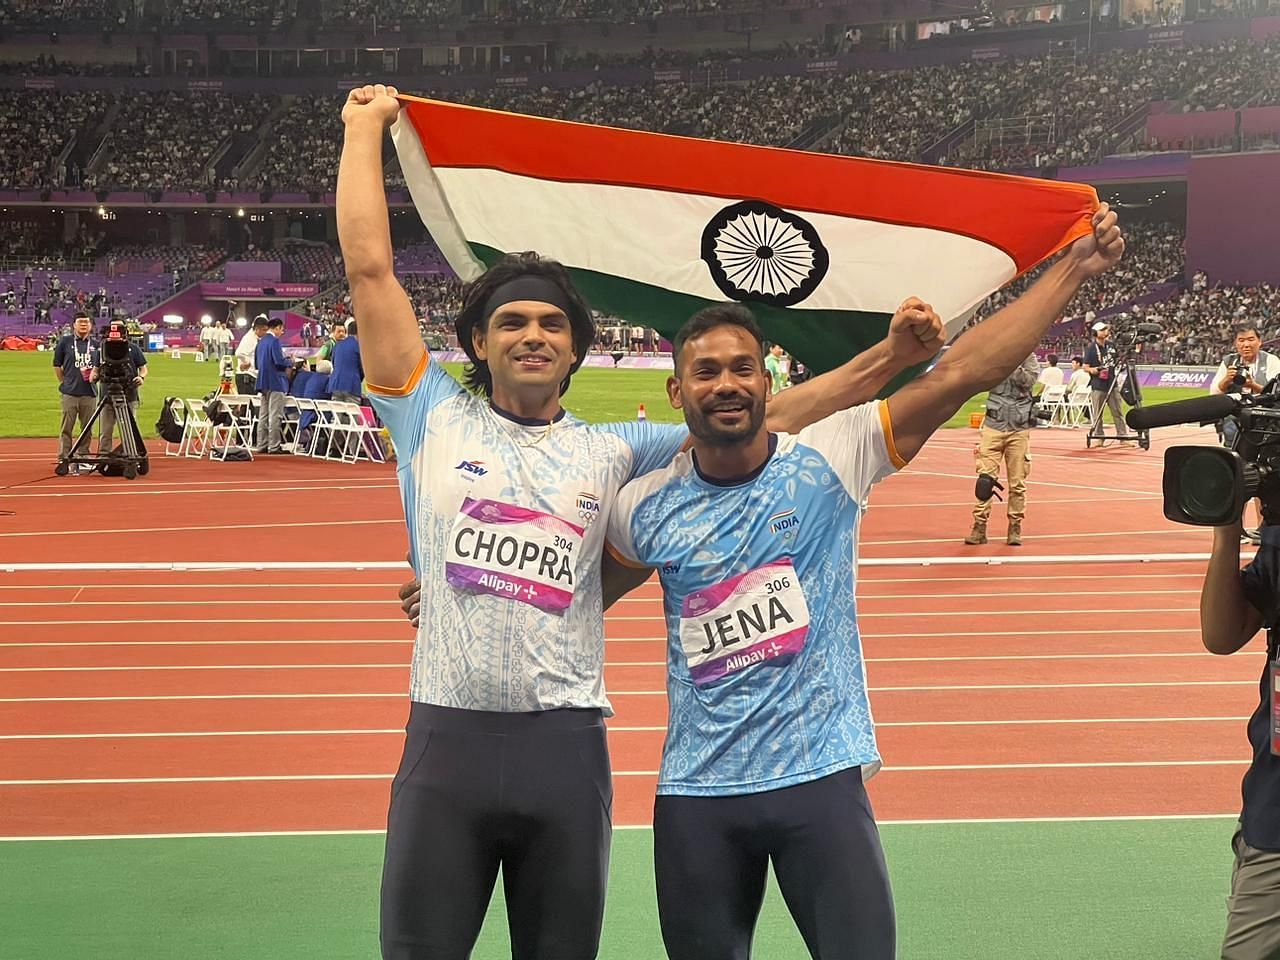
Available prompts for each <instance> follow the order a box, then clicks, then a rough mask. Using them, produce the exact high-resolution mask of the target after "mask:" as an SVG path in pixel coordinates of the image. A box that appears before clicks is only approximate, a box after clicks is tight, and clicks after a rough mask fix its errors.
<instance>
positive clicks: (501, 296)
mask: <svg viewBox="0 0 1280 960" xmlns="http://www.w3.org/2000/svg"><path fill="white" fill-rule="evenodd" d="M517 300H535V301H537V302H538V303H549V304H551V305H552V306H553V307H557V308H559V309H560V310H561V311H563V312H564V315H565V316H566V317H569V318H570V319H572V317H573V313H574V310H573V306H572V305H571V304H570V303H569V298H568V297H567V296H565V292H564V291H563V290H562V289H560V285H559V284H558V283H555V282H554V281H551V280H548V279H547V278H546V277H535V276H523V277H516V278H515V279H514V280H508V281H507V282H506V283H504V284H503V285H502V286H500V287H499V288H498V289H497V290H495V291H493V293H491V294H490V295H489V299H488V300H486V301H485V302H484V310H483V311H482V312H481V314H480V318H481V322H482V323H483V322H487V321H488V319H489V318H490V317H492V316H493V315H494V313H496V312H497V311H498V310H500V309H501V308H502V307H504V306H506V305H507V304H508V303H515V302H516V301H517Z"/></svg>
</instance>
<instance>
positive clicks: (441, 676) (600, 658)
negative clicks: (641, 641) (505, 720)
mask: <svg viewBox="0 0 1280 960" xmlns="http://www.w3.org/2000/svg"><path fill="white" fill-rule="evenodd" d="M369 394H370V397H371V398H372V400H373V404H374V407H375V408H376V409H377V411H378V414H379V415H380V416H381V417H382V420H383V422H384V423H385V424H386V425H387V427H388V429H389V430H390V432H391V439H392V441H393V442H394V443H395V447H396V456H397V460H398V463H397V473H398V477H399V480H400V496H401V499H402V501H403V503H404V515H405V519H406V521H407V522H408V526H409V549H410V553H411V555H412V557H413V566H414V569H415V570H417V571H418V574H419V576H420V578H421V580H422V610H423V616H422V626H421V627H420V629H419V631H418V640H417V644H416V645H415V648H414V654H413V666H412V670H411V671H410V696H411V697H412V698H413V699H414V700H418V701H421V702H423V703H432V704H437V705H439V706H445V707H457V708H462V709H468V710H493V711H504V712H513V711H531V710H549V709H556V708H561V707H599V708H601V709H603V710H605V711H606V713H608V712H610V708H609V701H608V699H607V697H606V696H605V690H604V609H603V601H602V597H601V585H600V556H601V552H602V550H603V547H604V536H605V529H604V528H605V524H606V522H607V518H608V515H609V512H610V510H611V509H612V506H613V502H614V498H615V497H616V495H617V492H618V489H619V488H620V487H621V486H622V485H623V484H624V483H625V482H626V481H627V480H629V479H630V478H631V477H633V476H637V475H639V474H641V473H643V472H645V471H648V470H653V469H655V468H656V467H658V466H660V465H661V464H663V463H667V462H669V461H670V460H671V458H672V457H674V456H675V454H676V453H677V451H678V450H679V449H680V447H681V445H682V444H683V443H684V441H685V439H686V437H687V436H688V434H687V432H686V430H685V428H684V427H683V426H672V425H665V426H663V425H657V424H654V425H650V424H648V423H619V424H603V425H592V424H587V423H583V422H582V421H581V420H578V419H577V418H575V417H572V416H569V415H567V414H566V415H565V416H563V417H562V418H561V419H560V420H558V421H556V422H555V423H553V424H551V425H550V427H548V426H547V425H545V424H543V425H537V426H530V425H527V424H522V423H520V422H518V421H517V420H516V419H515V418H511V417H508V416H503V415H502V414H499V413H498V412H496V411H495V410H494V409H493V408H492V407H491V406H490V405H489V403H488V402H487V401H486V400H484V399H483V398H482V397H477V396H475V395H473V394H471V393H468V392H467V391H466V390H464V389H463V388H462V386H461V385H460V384H458V382H457V381H456V380H454V379H453V378H452V377H450V376H449V375H448V374H447V373H445V372H444V371H443V370H442V369H441V368H440V366H439V365H438V364H436V363H429V364H428V363H426V362H425V360H424V363H423V364H420V365H419V368H418V370H417V371H415V373H414V376H413V377H412V378H410V381H409V384H408V385H407V386H406V387H405V388H404V389H403V390H400V391H395V392H392V391H387V390H385V389H381V388H378V387H376V386H374V385H372V384H370V385H369Z"/></svg>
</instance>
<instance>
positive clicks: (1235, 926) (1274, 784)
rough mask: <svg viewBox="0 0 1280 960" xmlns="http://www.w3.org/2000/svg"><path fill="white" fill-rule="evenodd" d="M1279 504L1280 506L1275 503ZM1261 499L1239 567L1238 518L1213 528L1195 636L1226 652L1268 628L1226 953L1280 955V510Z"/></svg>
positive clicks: (1240, 958)
mask: <svg viewBox="0 0 1280 960" xmlns="http://www.w3.org/2000/svg"><path fill="white" fill-rule="evenodd" d="M1277 507H1280V505H1277ZM1277 507H1272V508H1268V507H1267V506H1265V505H1264V506H1263V511H1262V514H1263V515H1262V519H1263V524H1264V526H1263V528H1262V532H1261V539H1262V545H1261V547H1260V549H1259V550H1258V553H1257V555H1256V556H1255V557H1254V558H1253V562H1251V563H1250V564H1249V565H1248V566H1247V567H1245V568H1244V569H1243V570H1241V569H1240V535H1241V532H1242V528H1241V524H1240V522H1239V521H1237V522H1236V523H1234V524H1231V525H1230V526H1224V527H1214V528H1213V553H1212V555H1211V556H1210V559H1209V569H1208V571H1207V572H1206V574H1205V579H1204V587H1203V590H1202V591H1201V594H1200V637H1201V640H1202V641H1203V642H1204V645H1205V649H1207V650H1208V651H1209V652H1210V653H1217V654H1230V653H1235V652H1236V651H1237V650H1239V649H1241V648H1242V647H1244V645H1245V644H1247V643H1248V642H1249V641H1250V640H1251V639H1253V637H1254V635H1255V634H1256V633H1257V632H1258V630H1259V629H1261V628H1263V627H1265V628H1266V630H1267V659H1266V663H1265V665H1264V667H1263V670H1262V680H1261V682H1260V685H1259V686H1260V701H1259V703H1258V707H1257V709H1256V710H1254V712H1253V716H1251V717H1250V718H1249V743H1250V745H1251V746H1252V747H1253V760H1252V762H1251V763H1250V765H1249V770H1248V772H1247V773H1246V774H1245V776H1244V783H1243V789H1242V793H1243V797H1244V804H1243V809H1242V811H1241V814H1240V824H1239V827H1238V829H1237V830H1236V833H1235V836H1234V838H1233V839H1232V848H1233V849H1234V852H1235V868H1234V870H1233V872H1232V876H1231V896H1230V898H1229V899H1228V901H1227V933H1226V937H1225V938H1224V940H1223V944H1222V957H1223V960H1280V756H1278V755H1277V750H1280V743H1277V742H1276V740H1275V737H1274V735H1273V729H1272V727H1273V722H1272V717H1273V702H1272V701H1273V696H1274V694H1273V690H1274V689H1275V682H1276V680H1277V679H1278V678H1280V664H1277V663H1276V660H1277V657H1278V656H1280V650H1278V649H1277V648H1278V646H1280V632H1278V631H1277V629H1276V628H1277V626H1280V526H1273V525H1272V524H1274V523H1276V522H1277V521H1280V509H1277Z"/></svg>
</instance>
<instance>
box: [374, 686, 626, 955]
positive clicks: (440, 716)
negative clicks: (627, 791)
mask: <svg viewBox="0 0 1280 960" xmlns="http://www.w3.org/2000/svg"><path fill="white" fill-rule="evenodd" d="M406 732H407V737H406V739H405V748H404V757H403V759H402V760H401V762H400V770H399V772H398V773H397V774H396V778H395V780H394V781H393V782H392V784H391V812H390V814H389V815H388V821H387V851H386V861H385V864H384V866H383V871H382V935H381V939H382V956H383V958H384V960H426V958H430V960H465V958H466V957H468V956H470V954H471V949H472V947H473V946H474V945H475V941H476V937H477V936H478V935H479V933H480V925H481V923H482V922H483V920H484V915H485V910H486V909H487V907H488V905H489V899H490V896H491V895H492V893H493V884H494V881H495V879H496V877H497V874H498V867H499V865H501V866H502V881H503V892H504V894H505V897H506V903H507V914H508V919H509V925H510V929H511V952H512V957H513V958H514V960H553V958H554V960H591V958H593V957H595V955H596V951H597V949H598V947H599V943H600V923H601V920H602V918H603V915H604V894H605V881H606V879H607V875H608V867H609V841H610V835H611V824H610V815H611V811H612V806H613V786H612V782H611V780H610V776H609V752H608V747H607V745H606V743H605V730H604V721H603V719H602V717H601V714H600V711H599V710H548V711H544V712H540V713H510V714H508V713H487V712H482V711H477V710H454V709H450V708H448V707H436V706H430V705H427V704H422V703H414V704H413V707H412V710H411V712H410V715H409V724H408V727H407V731H406Z"/></svg>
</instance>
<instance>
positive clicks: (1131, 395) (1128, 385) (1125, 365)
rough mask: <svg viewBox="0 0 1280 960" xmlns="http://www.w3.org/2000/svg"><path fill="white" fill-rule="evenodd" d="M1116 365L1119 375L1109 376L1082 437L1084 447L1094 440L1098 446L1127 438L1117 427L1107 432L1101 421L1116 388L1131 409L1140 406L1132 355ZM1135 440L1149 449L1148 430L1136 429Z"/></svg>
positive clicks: (1139, 394) (1138, 385) (1149, 432)
mask: <svg viewBox="0 0 1280 960" xmlns="http://www.w3.org/2000/svg"><path fill="white" fill-rule="evenodd" d="M1117 366H1118V367H1119V376H1115V377H1112V378H1111V383H1110V384H1108V386H1107V395H1106V396H1105V397H1103V398H1102V404H1101V405H1100V406H1099V407H1098V412H1097V414H1096V415H1095V416H1094V418H1093V420H1092V422H1091V423H1090V424H1089V433H1088V435H1087V436H1086V437H1085V438H1084V445H1085V448H1086V449H1087V448H1089V447H1091V446H1093V442H1094V441H1095V440H1096V441H1098V446H1102V445H1103V444H1104V443H1105V442H1106V441H1108V440H1125V439H1128V437H1125V436H1121V434H1120V431H1119V429H1117V430H1116V432H1115V433H1114V434H1108V433H1107V430H1106V427H1104V426H1103V422H1102V418H1103V416H1104V415H1105V414H1106V412H1107V410H1108V409H1109V407H1110V404H1111V398H1112V396H1114V395H1115V392H1116V391H1117V390H1119V391H1120V396H1121V398H1123V399H1124V400H1127V401H1129V405H1130V406H1131V407H1133V409H1135V410H1138V409H1141V407H1142V385H1141V384H1139V383H1138V368H1137V365H1136V364H1135V363H1134V361H1133V356H1132V355H1129V356H1126V357H1125V358H1124V361H1123V362H1122V363H1120V364H1118V365H1117ZM1130 436H1132V434H1130ZM1137 440H1138V446H1140V447H1141V448H1142V449H1143V450H1150V449H1151V431H1150V430H1138V431H1137Z"/></svg>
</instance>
